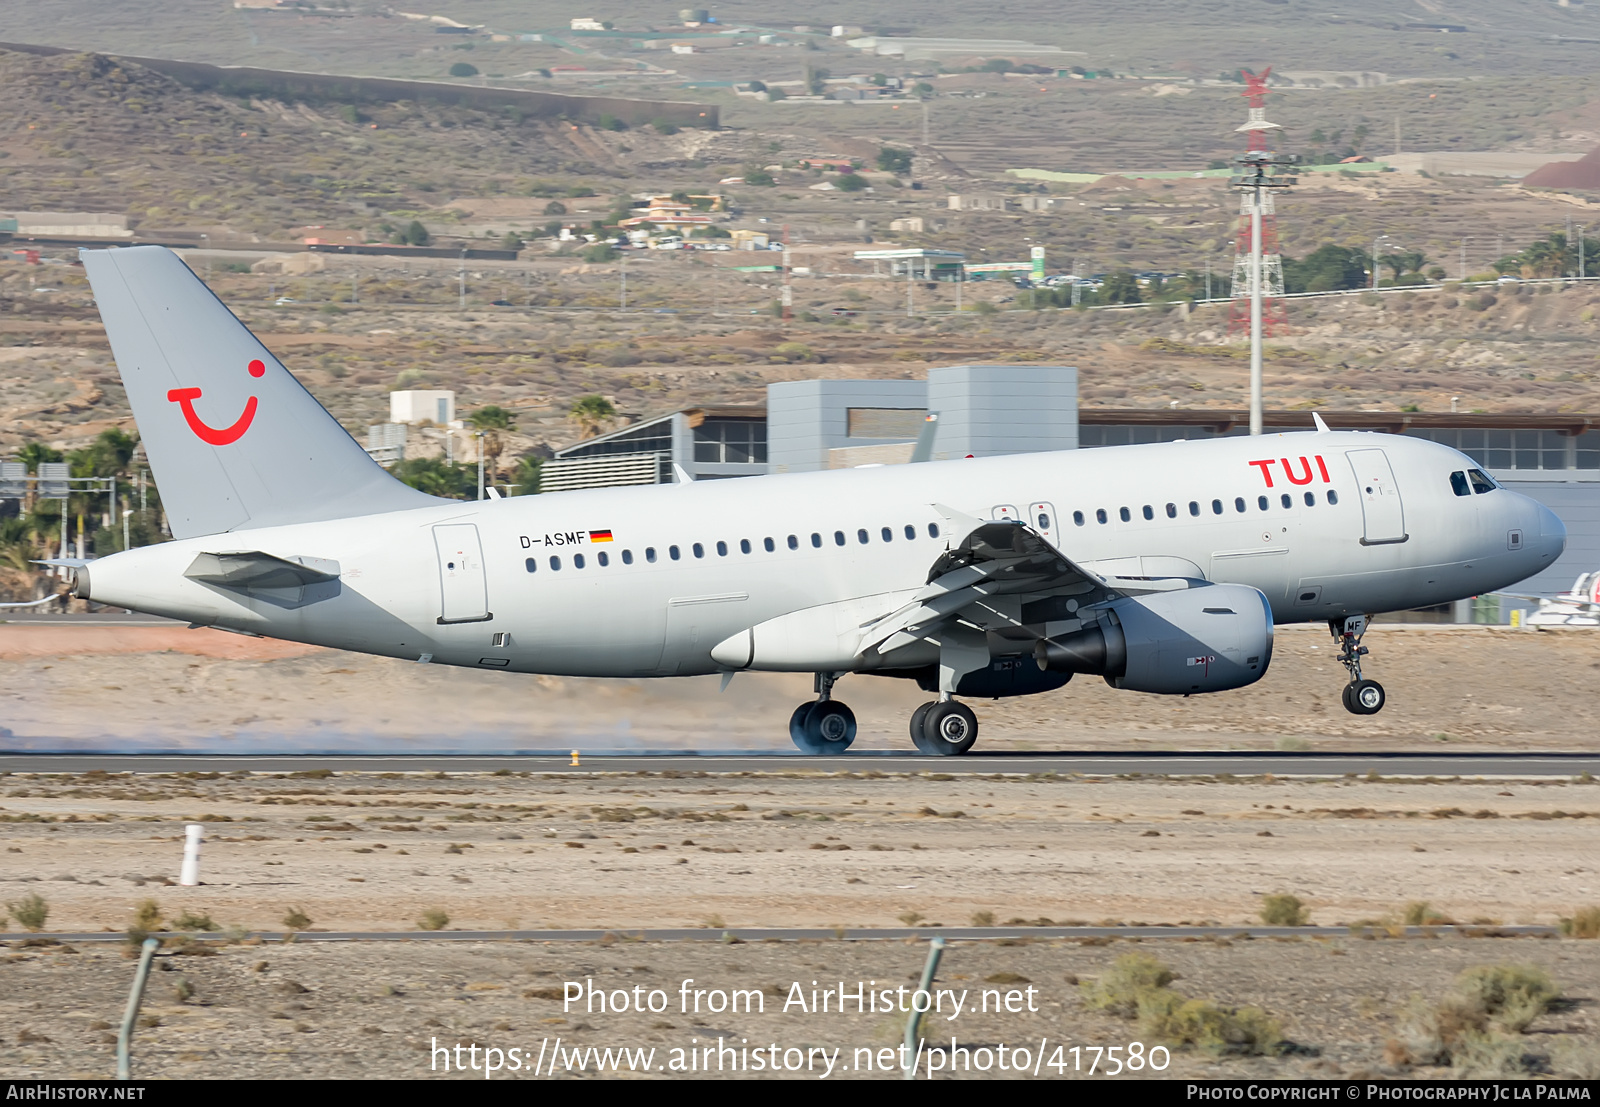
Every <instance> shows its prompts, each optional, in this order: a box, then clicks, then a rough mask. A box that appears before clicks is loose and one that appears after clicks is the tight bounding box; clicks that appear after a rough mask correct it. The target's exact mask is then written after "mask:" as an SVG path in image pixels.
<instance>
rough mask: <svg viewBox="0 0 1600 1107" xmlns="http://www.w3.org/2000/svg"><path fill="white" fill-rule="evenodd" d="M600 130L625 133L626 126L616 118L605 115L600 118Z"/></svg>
mask: <svg viewBox="0 0 1600 1107" xmlns="http://www.w3.org/2000/svg"><path fill="white" fill-rule="evenodd" d="M600 129H601V130H602V131H625V130H627V129H628V125H627V124H626V123H624V122H623V121H622V120H620V119H618V118H617V117H616V116H614V115H610V114H607V115H602V116H601V117H600Z"/></svg>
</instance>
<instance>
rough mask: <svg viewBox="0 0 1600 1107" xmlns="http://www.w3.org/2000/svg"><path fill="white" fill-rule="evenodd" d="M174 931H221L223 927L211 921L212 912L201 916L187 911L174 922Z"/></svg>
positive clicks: (201, 913) (203, 913) (203, 912)
mask: <svg viewBox="0 0 1600 1107" xmlns="http://www.w3.org/2000/svg"><path fill="white" fill-rule="evenodd" d="M172 929H174V930H221V929H222V927H220V926H218V925H217V924H216V923H215V922H213V921H212V920H211V914H210V912H206V911H202V912H200V913H199V914H196V913H195V912H193V911H190V910H188V909H185V910H184V912H183V914H181V915H179V916H178V917H177V918H175V919H173V920H172Z"/></svg>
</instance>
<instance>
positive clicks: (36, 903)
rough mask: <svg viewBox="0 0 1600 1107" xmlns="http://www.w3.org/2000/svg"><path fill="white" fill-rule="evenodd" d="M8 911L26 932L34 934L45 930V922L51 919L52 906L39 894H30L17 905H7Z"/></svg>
mask: <svg viewBox="0 0 1600 1107" xmlns="http://www.w3.org/2000/svg"><path fill="white" fill-rule="evenodd" d="M6 910H7V911H9V912H11V917H12V918H14V919H16V920H17V922H18V923H20V924H22V927H23V929H24V930H29V931H32V932H34V933H38V932H39V931H41V930H43V929H44V924H45V920H46V919H48V918H49V917H50V905H49V904H48V903H46V902H45V899H44V897H43V896H41V895H40V894H39V893H38V892H30V893H28V894H27V895H25V896H23V897H22V898H21V899H19V900H17V901H16V902H15V903H8V904H6Z"/></svg>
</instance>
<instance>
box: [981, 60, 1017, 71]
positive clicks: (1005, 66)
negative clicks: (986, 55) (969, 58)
mask: <svg viewBox="0 0 1600 1107" xmlns="http://www.w3.org/2000/svg"><path fill="white" fill-rule="evenodd" d="M979 68H981V69H982V70H983V72H985V73H1010V72H1011V70H1012V69H1013V68H1014V67H1013V66H1012V64H1011V62H1010V61H1009V60H1008V59H1006V58H990V59H989V60H988V61H986V62H984V63H983V65H982V66H980V67H979Z"/></svg>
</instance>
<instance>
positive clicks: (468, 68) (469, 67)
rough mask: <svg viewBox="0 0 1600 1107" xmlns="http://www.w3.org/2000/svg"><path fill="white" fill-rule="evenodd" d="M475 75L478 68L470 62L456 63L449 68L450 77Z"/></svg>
mask: <svg viewBox="0 0 1600 1107" xmlns="http://www.w3.org/2000/svg"><path fill="white" fill-rule="evenodd" d="M477 75H478V67H477V66H475V65H473V64H472V63H471V62H456V63H455V64H454V65H452V66H451V67H450V76H452V77H476V76H477Z"/></svg>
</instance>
